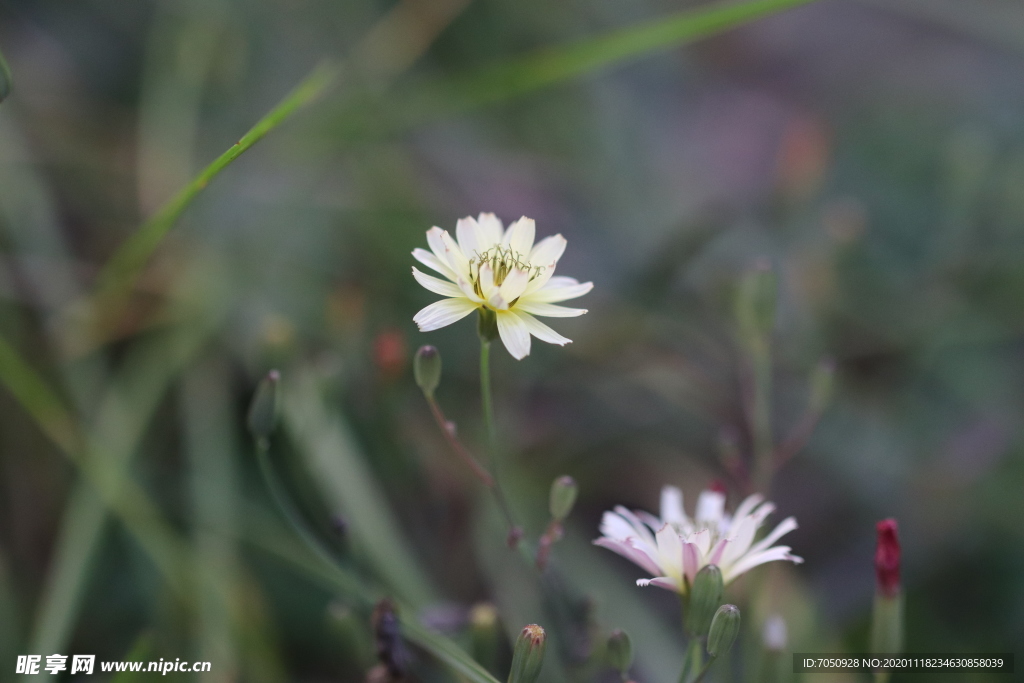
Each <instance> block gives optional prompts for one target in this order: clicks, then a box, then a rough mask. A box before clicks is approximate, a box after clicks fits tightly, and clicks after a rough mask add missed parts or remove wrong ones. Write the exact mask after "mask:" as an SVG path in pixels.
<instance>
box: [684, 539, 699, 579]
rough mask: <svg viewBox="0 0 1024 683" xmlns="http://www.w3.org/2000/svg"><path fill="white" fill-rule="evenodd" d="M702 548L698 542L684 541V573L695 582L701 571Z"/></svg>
mask: <svg viewBox="0 0 1024 683" xmlns="http://www.w3.org/2000/svg"><path fill="white" fill-rule="evenodd" d="M700 566H701V562H700V549H699V548H698V547H697V544H696V543H689V542H687V543H683V573H684V574H685V575H686V578H688V579H689V580H690V583H693V580H694V579H695V578H697V572H698V571H700Z"/></svg>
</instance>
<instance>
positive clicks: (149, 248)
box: [96, 62, 340, 302]
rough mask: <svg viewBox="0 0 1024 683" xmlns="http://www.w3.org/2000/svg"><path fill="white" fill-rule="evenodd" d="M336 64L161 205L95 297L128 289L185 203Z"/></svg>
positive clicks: (118, 256) (324, 81)
mask: <svg viewBox="0 0 1024 683" xmlns="http://www.w3.org/2000/svg"><path fill="white" fill-rule="evenodd" d="M339 72H340V67H339V66H338V65H336V64H334V63H333V62H326V63H324V64H321V65H320V66H318V67H316V68H315V69H314V70H313V71H312V72H311V73H310V74H309V75H308V76H306V78H304V79H303V80H302V82H301V83H299V85H298V86H296V87H295V89H294V90H292V91H291V92H290V93H289V94H288V95H287V96H286V97H285V98H284V99H283V100H281V102H280V103H279V104H278V105H277V106H276V107H274V108H273V109H271V110H270V111H269V112H268V113H267V114H266V116H264V117H263V118H262V119H260V120H259V121H258V122H257V123H256V125H255V126H253V127H252V128H251V129H249V132H247V133H246V134H245V135H243V136H242V138H241V139H240V140H239V141H238V142H236V143H235V144H234V145H232V146H231V147H230V148H229V149H228V150H227V151H226V152H224V153H223V154H221V155H220V156H219V157H217V158H216V159H215V160H214V161H213V162H212V163H211V164H210V165H209V166H207V167H206V168H205V169H203V171H202V172H200V173H199V175H197V176H196V177H195V178H194V179H193V180H192V181H191V182H190V183H189V184H188V185H186V186H185V187H184V188H182V189H181V191H179V192H178V194H176V195H175V196H174V197H172V198H171V200H170V201H168V202H167V203H166V204H164V205H163V206H162V207H161V208H160V209H159V210H158V211H157V212H156V214H154V215H153V216H152V217H151V218H150V219H149V220H147V221H146V222H145V223H143V224H142V225H141V226H140V227H139V229H138V230H136V231H135V232H134V233H133V234H132V235H131V237H129V238H128V239H127V240H126V241H125V242H124V244H122V245H121V246H120V247H119V248H118V250H117V251H116V252H115V253H114V255H113V256H112V257H111V258H110V260H109V261H108V262H107V264H106V265H105V266H104V267H103V270H102V271H101V273H100V277H99V283H98V289H97V292H96V294H97V297H98V298H99V299H100V301H101V302H104V301H109V300H110V299H111V298H113V299H114V300H116V299H117V298H118V297H119V296H120V295H123V294H124V293H125V292H127V291H129V290H130V289H131V287H132V285H133V284H134V282H135V279H136V278H137V277H138V275H139V273H140V272H141V270H142V268H143V266H145V264H146V262H147V261H148V260H149V257H150V256H151V255H152V254H153V252H154V251H155V250H156V248H157V246H159V244H160V242H161V241H162V240H163V238H164V237H165V236H166V235H167V232H168V231H169V230H170V229H171V228H172V227H173V226H174V223H175V222H176V221H177V220H178V217H179V216H181V214H182V212H184V211H185V209H186V208H187V207H188V205H189V204H191V203H192V201H193V200H194V199H195V198H196V196H198V195H199V193H200V192H202V191H203V190H204V189H206V186H207V185H208V184H209V183H210V181H211V180H213V179H214V178H215V177H217V175H218V174H220V172H221V171H223V170H224V169H225V168H227V167H228V166H229V165H230V164H231V162H233V161H234V160H235V159H237V158H238V157H239V156H241V155H242V154H243V153H244V152H245V151H246V150H248V149H249V148H250V147H252V146H253V145H255V144H256V143H257V142H259V141H260V140H262V139H263V137H264V136H265V135H266V134H267V133H269V132H270V131H272V130H274V129H275V128H277V127H278V126H280V125H281V124H282V123H284V122H285V121H287V120H288V119H289V118H291V116H292V115H293V114H295V113H296V112H297V111H299V110H301V109H303V108H304V107H306V106H307V105H309V104H310V103H312V102H313V101H315V100H316V99H317V98H319V97H320V96H321V95H323V94H324V92H325V91H326V90H327V89H328V88H329V87H330V85H331V84H332V83H334V81H335V80H336V79H337V77H338V74H339Z"/></svg>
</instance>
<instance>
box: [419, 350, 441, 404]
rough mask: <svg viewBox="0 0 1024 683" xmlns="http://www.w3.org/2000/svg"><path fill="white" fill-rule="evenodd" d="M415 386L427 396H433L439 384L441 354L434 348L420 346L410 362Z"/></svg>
mask: <svg viewBox="0 0 1024 683" xmlns="http://www.w3.org/2000/svg"><path fill="white" fill-rule="evenodd" d="M412 374H413V376H414V377H415V378H416V385H417V386H419V388H420V389H421V390H422V391H423V393H424V394H426V395H427V396H433V395H434V390H435V389H437V385H438V384H440V383H441V353H440V352H439V351H438V350H437V348H436V347H434V346H421V347H420V348H419V350H418V351H416V357H415V358H414V359H413V362H412Z"/></svg>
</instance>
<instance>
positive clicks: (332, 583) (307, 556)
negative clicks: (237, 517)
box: [244, 513, 498, 683]
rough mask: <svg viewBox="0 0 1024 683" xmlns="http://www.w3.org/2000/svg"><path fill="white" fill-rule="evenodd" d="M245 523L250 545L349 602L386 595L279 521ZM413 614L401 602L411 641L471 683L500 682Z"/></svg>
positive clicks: (248, 517) (249, 516)
mask: <svg viewBox="0 0 1024 683" xmlns="http://www.w3.org/2000/svg"><path fill="white" fill-rule="evenodd" d="M245 522H246V525H245V529H244V534H245V538H246V540H247V541H248V543H250V544H251V545H253V546H255V547H257V548H259V549H260V550H263V551H264V552H266V553H267V554H269V555H272V556H273V557H275V558H277V559H279V560H281V561H282V562H285V563H286V564H288V565H289V566H291V567H292V568H293V569H295V570H297V571H299V572H301V573H302V574H303V575H304V576H305V577H307V578H309V579H311V580H312V581H313V582H314V583H316V584H317V585H319V586H322V587H324V588H327V589H329V590H333V591H337V592H338V593H340V594H341V595H342V596H343V597H344V598H345V599H346V600H348V601H350V602H355V603H357V604H361V605H363V606H369V605H372V604H373V603H374V602H376V601H377V600H379V599H380V598H381V597H382V596H383V595H384V594H383V593H382V592H381V591H380V590H379V589H377V588H375V587H372V586H369V585H367V584H366V583H365V582H363V581H362V580H360V579H359V578H358V577H356V576H354V575H353V574H351V573H350V572H349V571H347V570H345V569H343V568H342V567H339V566H338V565H336V564H328V563H326V562H324V561H323V558H322V557H320V556H316V555H314V554H313V552H312V551H311V550H310V549H309V548H307V547H306V546H304V545H303V544H301V543H297V542H296V540H295V538H294V535H293V534H289V533H288V532H286V531H285V529H284V528H283V527H281V526H280V524H279V523H278V522H277V521H276V520H271V519H267V518H265V517H263V518H261V517H260V516H259V515H258V514H255V513H254V514H247V515H245ZM413 614H415V610H413V609H412V608H411V607H409V606H407V605H404V604H402V603H401V602H399V616H400V618H401V620H402V631H403V634H404V635H405V637H406V638H407V639H408V640H409V642H411V643H414V644H415V645H417V646H418V647H420V648H422V649H423V650H425V651H426V652H428V653H430V654H431V655H432V656H433V657H435V658H436V659H437V660H438V661H439V662H441V663H442V664H444V665H445V666H446V667H448V669H449V670H450V671H452V672H453V673H455V674H457V675H459V676H463V677H464V678H465V680H466V681H469V683H498V681H497V679H495V678H494V677H493V676H491V674H490V673H488V672H487V670H486V669H485V668H484V667H483V666H481V665H480V664H479V663H478V662H477V661H476V660H474V659H473V658H472V657H470V656H469V654H468V653H467V652H466V651H465V650H463V649H462V648H461V647H459V646H458V645H457V644H456V643H454V642H453V641H451V640H450V639H449V638H446V637H445V636H442V635H440V634H438V633H435V632H433V631H431V630H429V629H427V628H425V627H424V626H423V625H422V624H420V623H419V622H418V621H416V619H415V618H413V617H412V616H410V615H413Z"/></svg>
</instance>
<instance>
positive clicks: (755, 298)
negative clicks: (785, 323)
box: [736, 259, 777, 348]
mask: <svg viewBox="0 0 1024 683" xmlns="http://www.w3.org/2000/svg"><path fill="white" fill-rule="evenodd" d="M776 295H777V281H776V277H775V273H774V272H773V271H772V267H771V264H770V263H769V262H768V260H767V259H765V260H764V261H762V262H759V263H758V264H757V265H756V266H755V267H754V268H753V269H752V270H750V271H748V272H747V273H746V274H744V275H743V277H742V278H741V279H740V284H739V290H738V291H737V293H736V322H737V323H738V325H739V330H740V337H741V339H742V340H743V342H744V343H745V344H746V345H747V346H748V347H750V348H758V347H761V346H762V345H763V344H765V343H766V342H767V340H768V338H769V337H770V336H771V333H772V329H773V328H774V327H775V301H776Z"/></svg>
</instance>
